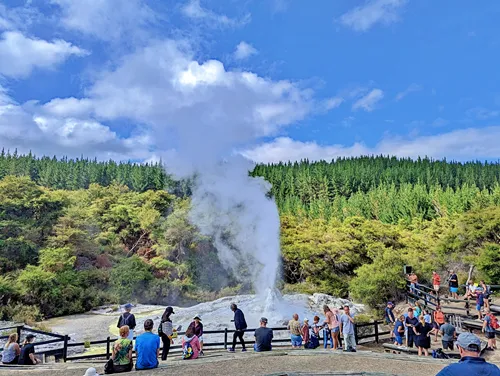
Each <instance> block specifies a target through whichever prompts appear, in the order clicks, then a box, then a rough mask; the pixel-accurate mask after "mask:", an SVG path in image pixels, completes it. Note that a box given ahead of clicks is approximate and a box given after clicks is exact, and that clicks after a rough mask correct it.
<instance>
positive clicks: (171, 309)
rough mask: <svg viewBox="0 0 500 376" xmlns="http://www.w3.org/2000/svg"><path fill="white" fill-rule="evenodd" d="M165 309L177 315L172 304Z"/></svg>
mask: <svg viewBox="0 0 500 376" xmlns="http://www.w3.org/2000/svg"><path fill="white" fill-rule="evenodd" d="M165 311H167V312H170V313H172V314H174V315H175V312H174V309H173V308H172V307H170V306H168V307H167V308H166V309H165Z"/></svg>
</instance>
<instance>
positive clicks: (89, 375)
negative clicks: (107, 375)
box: [83, 367, 99, 376]
mask: <svg viewBox="0 0 500 376" xmlns="http://www.w3.org/2000/svg"><path fill="white" fill-rule="evenodd" d="M83 376H99V374H98V373H97V371H96V369H95V368H93V367H92V368H89V369H88V370H87V371H85V375H83Z"/></svg>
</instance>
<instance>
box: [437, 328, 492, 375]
mask: <svg viewBox="0 0 500 376" xmlns="http://www.w3.org/2000/svg"><path fill="white" fill-rule="evenodd" d="M457 347H458V351H459V352H460V360H459V361H458V363H453V364H450V365H449V366H447V367H445V368H443V369H442V370H441V372H439V373H438V374H437V375H436V376H486V375H488V376H500V369H499V368H498V367H497V366H496V365H494V364H491V363H487V362H486V360H484V359H483V358H481V357H480V355H479V354H480V352H481V340H480V339H479V337H477V336H476V335H474V334H472V333H462V334H460V335H459V336H458V338H457Z"/></svg>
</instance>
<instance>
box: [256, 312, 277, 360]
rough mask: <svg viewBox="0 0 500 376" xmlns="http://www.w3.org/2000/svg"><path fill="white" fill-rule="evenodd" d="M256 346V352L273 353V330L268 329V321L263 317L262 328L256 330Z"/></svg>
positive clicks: (261, 320)
mask: <svg viewBox="0 0 500 376" xmlns="http://www.w3.org/2000/svg"><path fill="white" fill-rule="evenodd" d="M254 335H255V344H254V345H253V349H254V350H255V351H256V352H261V351H271V350H272V348H273V346H272V341H273V330H272V329H270V328H268V327H267V319H266V318H265V317H261V319H260V328H257V329H255V334H254Z"/></svg>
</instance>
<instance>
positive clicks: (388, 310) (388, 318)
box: [384, 302, 396, 339]
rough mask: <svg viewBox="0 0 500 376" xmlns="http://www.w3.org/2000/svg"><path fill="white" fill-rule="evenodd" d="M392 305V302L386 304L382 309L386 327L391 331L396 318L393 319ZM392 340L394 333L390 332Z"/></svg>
mask: <svg viewBox="0 0 500 376" xmlns="http://www.w3.org/2000/svg"><path fill="white" fill-rule="evenodd" d="M393 311H394V304H393V303H392V302H387V306H386V307H385V309H384V320H385V323H386V324H387V325H389V326H390V327H391V329H392V328H393V327H394V324H395V322H396V318H395V317H394V312H393ZM393 338H394V331H393V330H391V339H393Z"/></svg>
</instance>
